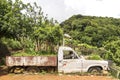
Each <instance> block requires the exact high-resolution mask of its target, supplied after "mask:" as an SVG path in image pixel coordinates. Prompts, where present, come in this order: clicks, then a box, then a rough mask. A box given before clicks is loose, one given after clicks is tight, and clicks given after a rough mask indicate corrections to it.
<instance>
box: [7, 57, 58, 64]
mask: <svg viewBox="0 0 120 80" xmlns="http://www.w3.org/2000/svg"><path fill="white" fill-rule="evenodd" d="M6 65H7V66H57V57H56V56H19V57H14V56H7V57H6Z"/></svg>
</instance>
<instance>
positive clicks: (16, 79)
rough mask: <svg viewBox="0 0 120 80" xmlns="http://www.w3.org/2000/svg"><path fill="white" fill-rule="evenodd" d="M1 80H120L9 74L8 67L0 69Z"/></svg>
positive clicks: (76, 76) (100, 77) (46, 74)
mask: <svg viewBox="0 0 120 80" xmlns="http://www.w3.org/2000/svg"><path fill="white" fill-rule="evenodd" d="M0 80H118V79H114V78H112V77H111V76H94V75H89V76H80V75H76V74H73V75H72V74H55V73H54V74H50V73H45V74H9V73H7V68H6V67H0Z"/></svg>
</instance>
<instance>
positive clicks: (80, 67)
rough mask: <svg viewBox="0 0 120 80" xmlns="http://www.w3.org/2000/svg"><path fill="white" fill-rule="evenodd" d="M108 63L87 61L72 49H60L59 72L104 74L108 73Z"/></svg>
mask: <svg viewBox="0 0 120 80" xmlns="http://www.w3.org/2000/svg"><path fill="white" fill-rule="evenodd" d="M108 69H109V67H108V61H104V60H85V58H84V57H83V56H78V54H77V53H76V52H75V51H74V50H73V49H72V48H70V47H60V48H59V51H58V72H64V73H71V72H102V71H103V70H105V71H107V70H108Z"/></svg>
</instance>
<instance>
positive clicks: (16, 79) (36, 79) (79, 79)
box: [0, 74, 117, 80]
mask: <svg viewBox="0 0 120 80" xmlns="http://www.w3.org/2000/svg"><path fill="white" fill-rule="evenodd" d="M0 80H117V79H114V78H112V77H110V76H93V75H91V76H79V75H55V74H45V75H41V74H37V75H30V74H29V75H28V74H7V75H0Z"/></svg>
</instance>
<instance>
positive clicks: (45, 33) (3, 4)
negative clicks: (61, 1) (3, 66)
mask: <svg viewBox="0 0 120 80" xmlns="http://www.w3.org/2000/svg"><path fill="white" fill-rule="evenodd" d="M62 35H63V31H62V29H61V28H60V26H59V24H58V22H57V21H56V20H54V19H48V16H47V15H46V14H44V13H43V12H42V8H41V7H40V6H38V5H37V4H36V3H34V4H32V5H31V4H30V3H27V4H24V3H23V2H22V1H21V0H15V2H13V0H0V44H1V45H0V55H1V57H0V58H2V57H3V56H4V57H5V56H6V55H11V54H12V53H16V51H17V53H19V52H21V55H22V53H30V54H31V55H38V54H43V53H45V52H46V51H47V52H49V54H50V53H51V54H55V53H56V52H57V50H56V49H57V48H58V46H59V45H60V44H61V42H62ZM3 48H4V49H3ZM5 51H8V52H5ZM18 51H19V52H18ZM8 53H9V54H8ZM13 55H14V54H13Z"/></svg>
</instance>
